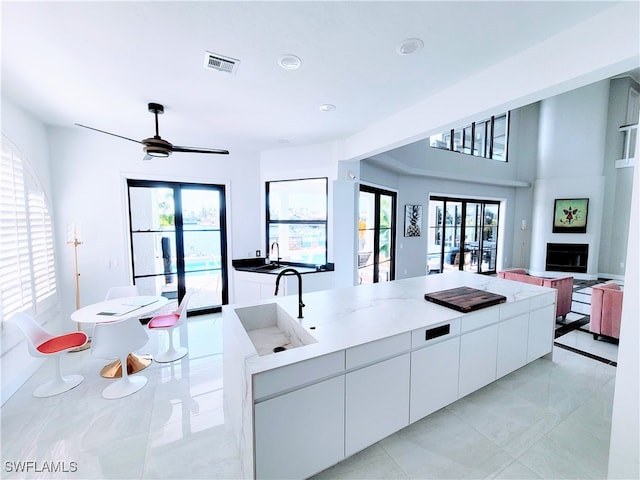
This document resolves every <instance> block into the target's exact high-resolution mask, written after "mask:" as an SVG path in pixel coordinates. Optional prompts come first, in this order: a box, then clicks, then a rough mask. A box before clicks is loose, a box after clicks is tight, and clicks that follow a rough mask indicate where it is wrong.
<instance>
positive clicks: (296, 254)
mask: <svg viewBox="0 0 640 480" xmlns="http://www.w3.org/2000/svg"><path fill="white" fill-rule="evenodd" d="M273 242H278V246H279V249H280V259H281V260H282V261H284V262H296V263H307V264H311V265H325V264H326V263H327V257H326V252H327V229H326V226H325V225H324V224H320V225H315V224H286V223H281V224H271V225H269V245H272V244H273Z"/></svg>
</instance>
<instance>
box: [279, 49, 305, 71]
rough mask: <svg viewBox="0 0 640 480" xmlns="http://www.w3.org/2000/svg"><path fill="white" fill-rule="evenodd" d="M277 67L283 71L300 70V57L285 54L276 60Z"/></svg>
mask: <svg viewBox="0 0 640 480" xmlns="http://www.w3.org/2000/svg"><path fill="white" fill-rule="evenodd" d="M278 65H280V66H281V67H282V68H284V69H285V70H296V69H298V68H300V65H302V60H300V57H296V56H295V55H291V54H290V53H287V54H286V55H282V56H281V57H280V58H279V59H278Z"/></svg>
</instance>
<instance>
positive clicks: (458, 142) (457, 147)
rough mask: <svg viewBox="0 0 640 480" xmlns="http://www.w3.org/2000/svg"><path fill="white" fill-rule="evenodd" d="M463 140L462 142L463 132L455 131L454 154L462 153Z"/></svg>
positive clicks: (460, 130)
mask: <svg viewBox="0 0 640 480" xmlns="http://www.w3.org/2000/svg"><path fill="white" fill-rule="evenodd" d="M463 140H464V135H463V130H462V129H460V128H459V129H457V130H455V131H454V132H453V151H454V152H462V151H463V145H462V143H463Z"/></svg>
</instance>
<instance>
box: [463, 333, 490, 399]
mask: <svg viewBox="0 0 640 480" xmlns="http://www.w3.org/2000/svg"><path fill="white" fill-rule="evenodd" d="M497 347H498V325H497V324H495V325H490V326H488V327H484V328H481V329H480V330H475V331H473V332H470V333H466V334H463V335H462V337H460V382H459V384H458V397H459V398H462V397H464V396H466V395H468V394H470V393H471V392H475V391H476V390H478V389H479V388H482V387H484V386H485V385H488V384H490V383H491V382H493V381H494V380H495V379H496V359H497V349H498V348H497Z"/></svg>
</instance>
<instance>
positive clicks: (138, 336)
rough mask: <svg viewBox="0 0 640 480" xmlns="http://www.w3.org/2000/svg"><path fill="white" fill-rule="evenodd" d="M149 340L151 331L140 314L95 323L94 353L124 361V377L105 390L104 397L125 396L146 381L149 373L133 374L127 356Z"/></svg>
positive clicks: (92, 350)
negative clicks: (139, 318) (146, 327)
mask: <svg viewBox="0 0 640 480" xmlns="http://www.w3.org/2000/svg"><path fill="white" fill-rule="evenodd" d="M148 340H149V334H148V333H147V330H146V329H145V328H144V327H143V326H142V324H141V323H140V321H139V320H138V318H137V317H131V318H127V319H125V320H121V321H119V322H109V323H98V324H96V326H95V328H94V330H93V340H92V342H91V354H92V355H94V356H96V357H100V358H117V359H119V360H120V363H121V365H122V369H121V370H122V377H121V378H120V379H118V380H115V381H114V382H113V383H112V384H111V385H109V386H108V387H106V388H105V389H104V390H103V391H102V396H103V397H104V398H107V399H115V398H122V397H126V396H127V395H131V394H132V393H135V392H137V391H138V390H140V389H141V388H142V387H144V386H145V385H146V383H147V378H146V377H144V376H142V375H136V376H135V377H133V376H131V375H129V373H128V372H127V356H128V355H129V353H131V352H133V351H134V350H137V349H139V348H141V347H143V346H144V345H145V344H146V343H147V342H148Z"/></svg>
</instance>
